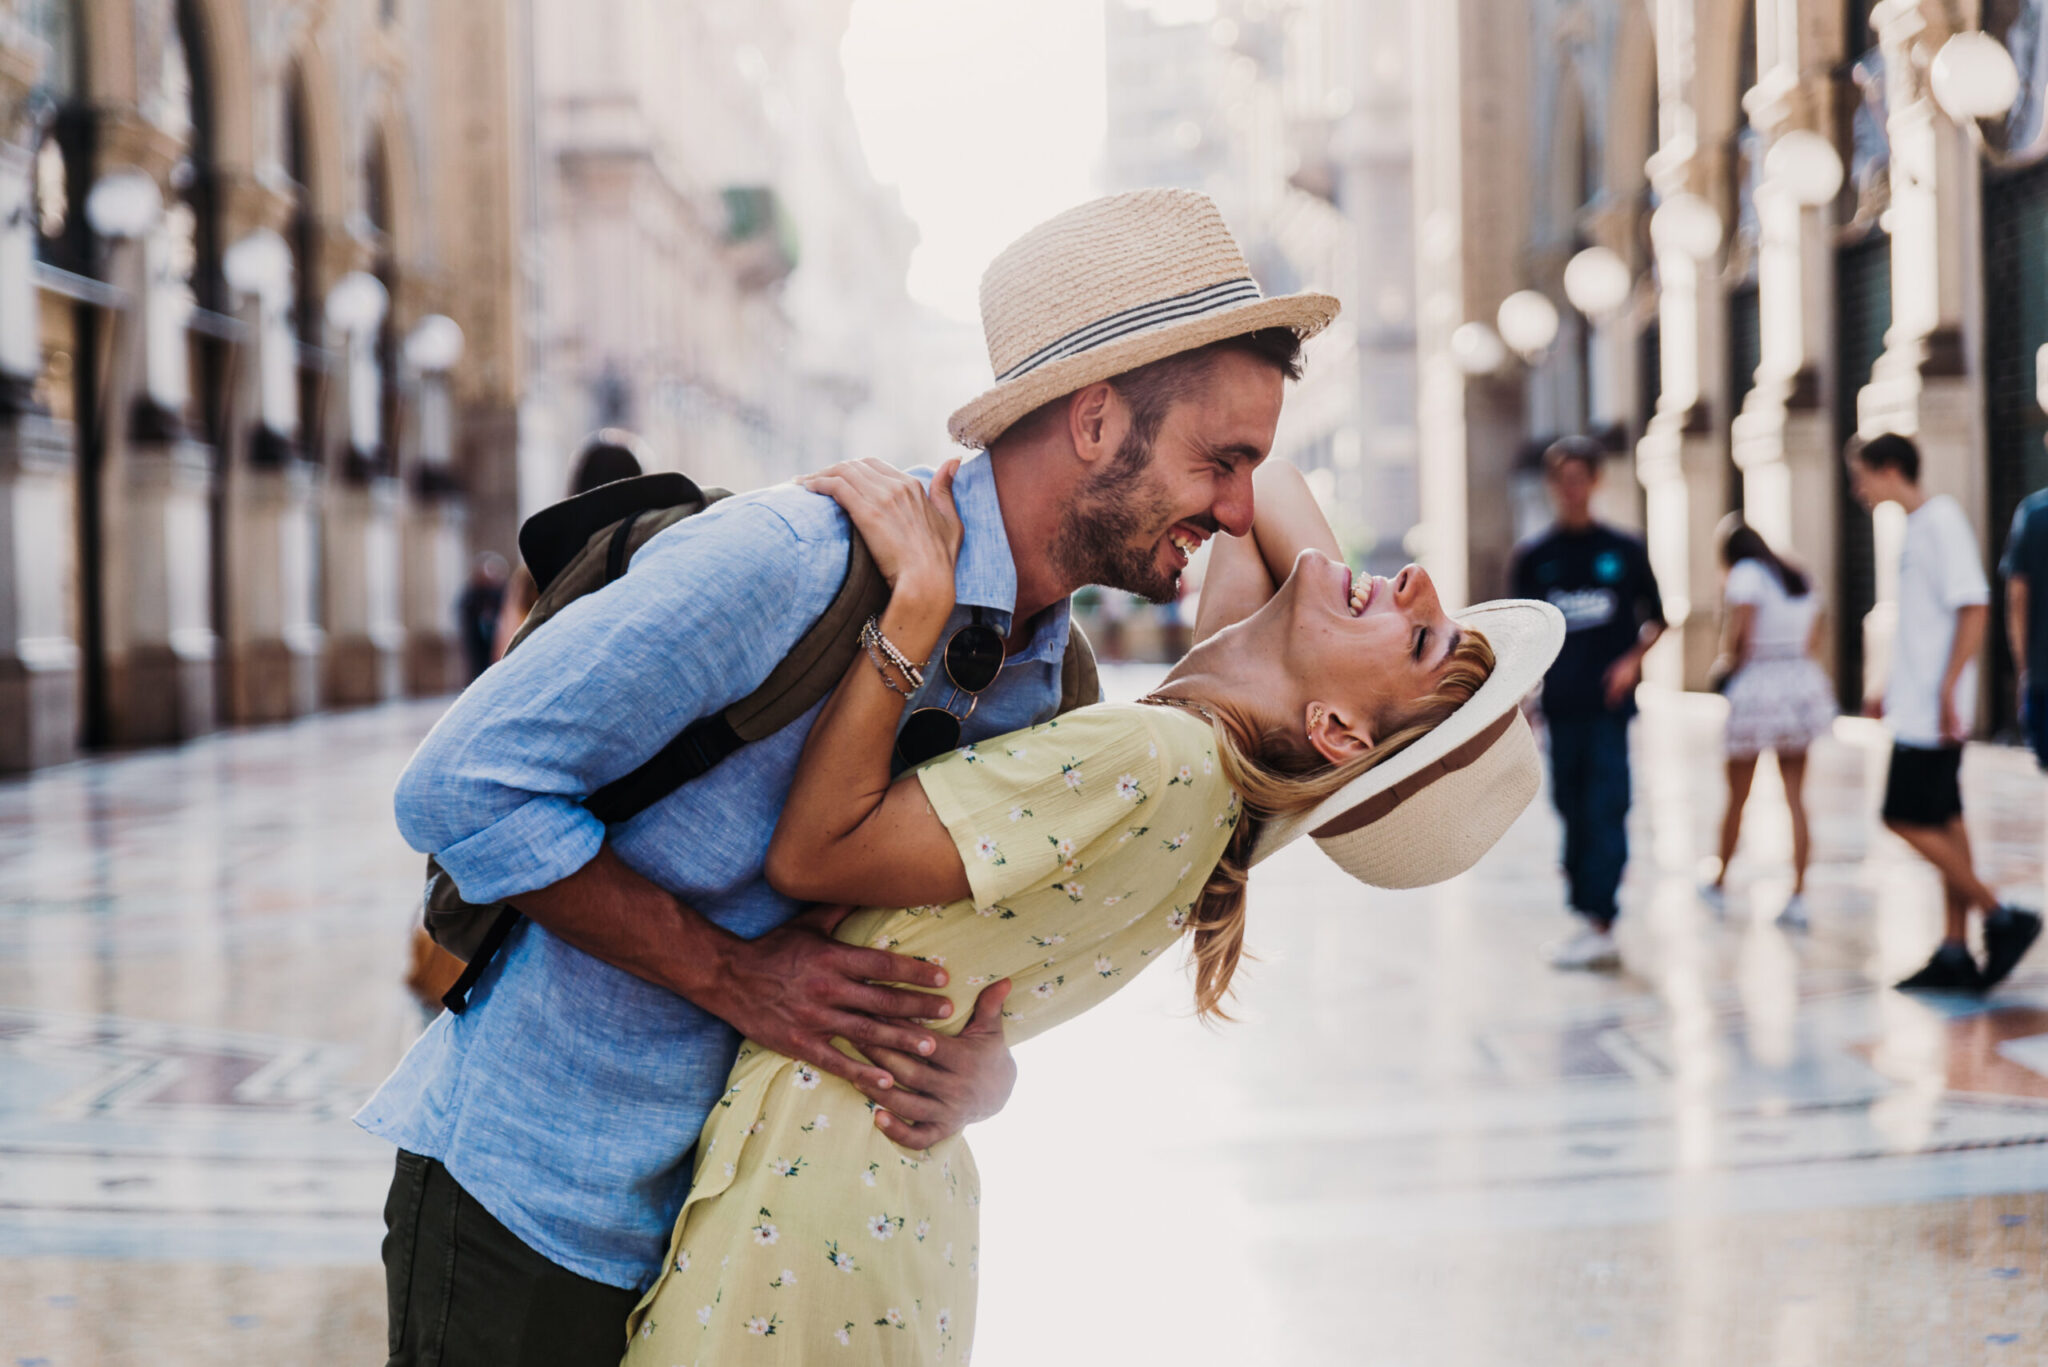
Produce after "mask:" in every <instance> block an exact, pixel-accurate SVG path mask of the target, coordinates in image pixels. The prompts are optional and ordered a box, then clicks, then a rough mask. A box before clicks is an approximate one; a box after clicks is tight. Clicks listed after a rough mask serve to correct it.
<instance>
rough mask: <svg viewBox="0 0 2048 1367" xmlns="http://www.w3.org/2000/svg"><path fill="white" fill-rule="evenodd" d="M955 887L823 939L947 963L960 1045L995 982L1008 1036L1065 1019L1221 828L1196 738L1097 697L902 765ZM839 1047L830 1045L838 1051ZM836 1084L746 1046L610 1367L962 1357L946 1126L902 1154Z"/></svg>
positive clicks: (969, 1214)
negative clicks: (1003, 999)
mask: <svg viewBox="0 0 2048 1367" xmlns="http://www.w3.org/2000/svg"><path fill="white" fill-rule="evenodd" d="M918 778H919V780H920V781H921V782H922V783H923V785H924V790H925V795H926V796H927V797H928V798H929V799H930V801H931V804H932V808H933V810H935V811H936V812H937V813H938V815H939V818H940V820H942V821H943V822H944V823H945V825H946V829H947V830H948V831H949V832H950V833H951V834H952V836H953V840H954V842H955V844H956V845H957V846H958V847H959V850H960V856H961V859H962V860H963V861H964V862H965V864H966V866H967V880H968V884H969V886H970V887H971V888H972V890H973V896H972V897H971V898H969V899H965V900H962V901H958V902H953V903H949V904H947V905H945V906H924V907H909V908H902V909H870V910H864V911H861V912H858V913H856V914H855V915H853V916H850V917H848V918H847V919H846V920H845V921H844V922H843V923H842V924H841V926H840V929H839V931H838V934H839V938H841V939H842V940H847V941H849V942H852V943H855V944H868V945H873V946H876V947H878V948H882V949H890V950H894V951H897V952H898V953H903V954H912V955H916V956H917V957H919V958H921V959H926V960H929V961H931V962H933V963H942V964H944V965H945V966H946V969H947V974H948V978H949V986H948V987H947V989H946V995H947V996H948V997H950V998H951V1000H952V1002H953V1015H952V1017H951V1018H950V1019H948V1020H945V1021H939V1022H935V1023H934V1025H933V1028H934V1029H937V1030H942V1031H946V1032H947V1033H949V1034H950V1033H954V1032H957V1031H958V1030H959V1029H960V1027H961V1026H962V1025H963V1024H965V1022H966V1020H967V1018H968V1016H969V1014H970V1012H971V1011H972V1009H973V1005H974V999H975V997H976V996H977V995H979V993H980V992H981V989H982V988H983V987H984V986H985V985H986V984H988V983H991V982H994V981H996V980H998V979H1001V978H1005V977H1007V978H1011V979H1013V980H1014V987H1013V989H1012V991H1011V995H1010V999H1009V1002H1008V1003H1007V1005H1006V1006H1005V1008H1004V1011H1003V1015H1004V1017H1005V1020H1004V1029H1005V1033H1006V1036H1007V1038H1008V1039H1009V1041H1010V1042H1011V1043H1013V1044H1014V1043H1016V1042H1018V1041H1020V1040H1025V1039H1029V1038H1030V1037H1031V1036H1033V1035H1036V1034H1038V1033H1039V1032H1040V1031H1042V1030H1046V1029H1048V1028H1050V1027H1051V1026H1054V1025H1057V1024H1059V1023H1060V1022H1062V1021H1064V1020H1067V1019H1068V1018H1070V1017H1072V1016H1076V1015H1079V1014H1080V1013H1081V1012H1083V1011H1085V1010H1087V1009H1088V1008H1089V1007H1091V1006H1094V1005H1095V1004H1096V1003H1097V1002H1100V1001H1102V1000H1104V999H1105V998H1107V997H1108V996H1109V995H1110V994H1111V993H1113V992H1115V991H1116V990H1117V989H1118V988H1120V987H1122V986H1123V985H1124V984H1125V983H1127V982H1129V981H1130V980H1131V979H1132V978H1134V977H1136V976H1137V975H1138V973H1139V972H1141V971H1142V970H1143V969H1144V968H1145V967H1146V966H1147V965H1148V964H1151V963H1152V962H1154V961H1156V960H1157V959H1159V958H1160V957H1162V951H1164V950H1165V949H1166V948H1167V947H1168V946H1170V945H1171V944H1172V943H1173V941H1174V940H1175V939H1177V938H1178V937H1179V935H1180V934H1181V932H1182V930H1183V928H1185V926H1186V925H1187V922H1188V918H1189V914H1190V912H1191V910H1192V908H1193V906H1194V903H1195V901H1196V899H1197V898H1198V897H1199V896H1200V894H1201V890H1202V885H1203V883H1204V882H1205V881H1207V879H1208V876H1209V873H1210V871H1211V870H1212V869H1214V867H1215V865H1216V862H1217V860H1218V859H1219V858H1221V856H1222V853H1223V849H1224V846H1225V844H1226V842H1227V841H1228V840H1229V838H1230V832H1231V829H1232V828H1233V827H1234V826H1235V825H1236V824H1237V821H1238V814H1239V806H1238V799H1237V797H1236V795H1235V794H1234V793H1232V792H1231V790H1230V787H1229V785H1228V784H1227V783H1225V781H1224V779H1223V775H1222V772H1221V768H1220V766H1219V765H1218V764H1217V761H1216V749H1215V740H1214V737H1213V735H1212V734H1211V732H1210V730H1209V727H1208V724H1207V723H1205V722H1203V721H1202V720H1201V719H1200V718H1198V717H1194V716H1191V715H1189V714H1187V713H1185V712H1181V711H1176V710H1173V709H1169V708H1164V707H1153V706H1146V705H1141V704H1135V703H1104V704H1098V705H1097V706H1094V707H1087V708H1083V709H1081V710H1079V711H1076V712H1070V713H1068V714H1067V715H1066V716H1064V717H1061V718H1059V719H1058V720H1056V721H1050V722H1046V723H1043V724H1042V725H1039V726H1034V727H1032V728H1031V729H1029V730H1027V731H1018V732H1013V733H1012V734H1010V735H1008V736H1002V737H998V738H997V739H995V740H991V741H984V742H982V743H980V744H979V745H974V746H969V747H967V748H966V749H963V750H958V751H955V752H953V753H952V754H949V755H945V756H942V757H941V758H939V759H936V760H933V761H932V762H931V763H930V764H928V765H926V766H924V767H923V768H922V769H920V770H919V771H918ZM842 1044H843V1042H842ZM873 1109H874V1108H873V1106H872V1104H871V1103H869V1102H868V1100H867V1099H866V1098H865V1097H864V1096H862V1095H861V1094H860V1093H859V1092H857V1091H855V1090H854V1088H853V1087H852V1086H851V1085H849V1084H847V1083H845V1082H842V1081H841V1080H839V1079H838V1078H835V1077H832V1076H831V1075H829V1074H823V1073H820V1072H818V1071H817V1070H816V1069H813V1068H811V1067H808V1066H807V1065H804V1064H800V1063H797V1062H795V1061H794V1060H792V1059H790V1058H788V1057H786V1056H784V1055H781V1054H777V1053H773V1052H770V1051H768V1050H765V1049H762V1048H760V1047H759V1046H758V1045H755V1044H753V1043H751V1042H749V1043H746V1044H744V1045H742V1046H741V1048H740V1052H739V1057H738V1060H737V1062H735V1063H734V1065H733V1070H732V1075H731V1077H730V1078H729V1079H728V1084H727V1090H726V1093H725V1096H724V1098H723V1099H722V1100H720V1101H719V1103H718V1105H717V1106H716V1107H714V1108H713V1110H712V1112H711V1118H710V1120H709V1121H707V1122H706V1124H705V1126H704V1130H703V1134H702V1136H701V1138H700V1139H699V1140H698V1145H697V1166H696V1173H695V1176H694V1183H693V1185H692V1186H691V1188H690V1194H689V1197H688V1199H687V1200H686V1201H685V1203H684V1205H683V1213H682V1215H681V1217H680V1218H679V1219H678V1220H677V1221H676V1230H675V1236H674V1238H673V1239H672V1240H671V1241H670V1245H669V1250H668V1260H667V1264H666V1266H665V1268H664V1270H663V1273H662V1276H661V1279H660V1280H659V1281H657V1282H656V1283H655V1284H654V1287H653V1288H652V1289H651V1290H650V1291H649V1292H648V1293H647V1296H646V1297H645V1299H643V1300H642V1301H641V1302H640V1305H639V1308H638V1309H636V1310H635V1311H634V1313H633V1316H632V1319H631V1321H630V1322H629V1325H628V1335H629V1337H628V1340H627V1342H628V1348H627V1352H626V1359H625V1360H626V1363H627V1364H629V1365H630V1367H678V1365H679V1364H702V1365H703V1367H711V1365H712V1364H719V1365H720V1367H725V1365H726V1364H732V1363H745V1364H774V1363H788V1364H796V1363H806V1364H808V1363H816V1362H826V1361H837V1360H841V1358H840V1355H842V1354H843V1355H844V1356H843V1360H844V1361H846V1362H847V1363H849V1364H851V1363H863V1364H866V1363H918V1364H928V1363H959V1364H962V1365H963V1367H964V1364H966V1363H967V1361H968V1350H969V1347H970V1345H971V1343H972V1341H973V1337H974V1295H975V1278H976V1274H977V1272H978V1260H979V1255H980V1249H979V1244H978V1240H979V1237H980V1227H979V1218H978V1216H979V1212H978V1210H977V1209H976V1208H977V1207H978V1206H979V1205H980V1202H981V1188H980V1182H979V1179H978V1177H977V1175H976V1173H975V1168H974V1159H973V1157H972V1155H971V1154H969V1153H968V1150H967V1145H966V1143H965V1141H964V1140H963V1139H962V1138H960V1137H959V1136H957V1135H956V1136H954V1137H953V1138H951V1139H947V1140H944V1141H942V1142H941V1143H938V1144H935V1145H933V1146H932V1147H931V1148H930V1149H927V1150H924V1151H923V1152H912V1151H910V1150H906V1149H902V1148H899V1147H897V1146H896V1145H895V1144H894V1143H893V1142H891V1141H890V1140H889V1139H888V1138H887V1137H886V1136H884V1135H883V1134H882V1133H881V1132H880V1131H879V1130H877V1129H876V1128H875V1127H874V1123H873V1117H872V1114H871V1112H872V1111H873Z"/></svg>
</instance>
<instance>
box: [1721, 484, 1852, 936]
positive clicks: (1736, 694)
mask: <svg viewBox="0 0 2048 1367" xmlns="http://www.w3.org/2000/svg"><path fill="white" fill-rule="evenodd" d="M1715 540H1716V541H1717V542H1718V543H1719V545H1720V553H1721V565H1722V568H1723V569H1725V570H1726V571H1727V576H1728V577H1727V580H1726V582H1725V584H1724V585H1723V587H1722V593H1721V596H1722V613H1721V657H1720V660H1719V661H1717V663H1716V665H1715V676H1716V678H1717V679H1719V680H1721V681H1722V684H1721V691H1722V692H1723V693H1724V694H1726V695H1727V698H1728V725H1727V730H1726V732H1725V736H1724V740H1723V751H1724V753H1725V754H1726V755H1727V759H1728V810H1727V811H1726V812H1725V813H1724V814H1723V815H1722V818H1721V866H1720V868H1719V869H1718V870H1716V872H1715V876H1714V881H1713V882H1712V883H1709V884H1708V885H1707V886H1706V887H1705V888H1703V889H1701V895H1702V896H1703V897H1704V898H1705V899H1706V901H1707V903H1708V905H1710V906H1712V907H1713V909H1714V910H1715V911H1716V912H1720V911H1722V910H1723V909H1724V908H1725V903H1726V892H1727V886H1728V865H1729V864H1730V862H1732V861H1733V860H1734V858H1735V845H1736V842H1737V840H1739V839H1740V838H1741V835H1742V809H1743V804H1745V803H1746V802H1748V801H1749V790H1750V785H1751V783H1753V782H1754V781H1755V779H1756V762H1757V758H1758V757H1759V756H1760V755H1762V754H1763V753H1764V752H1765V751H1766V750H1768V751H1770V752H1772V753H1773V754H1775V755H1776V756H1777V757H1778V777H1779V778H1780V779H1781V780H1782V781H1783V783H1784V786H1785V805H1786V806H1787V807H1788V808H1790V809H1791V815H1792V896H1791V898H1790V900H1788V901H1787V902H1786V903H1785V906H1784V909H1783V910H1782V911H1780V912H1779V913H1778V923H1779V924H1780V925H1783V926H1786V927H1789V928H1792V929H1801V930H1803V929H1804V928H1805V927H1806V863H1807V857H1808V854H1809V852H1810V851H1811V849H1812V839H1811V836H1810V835H1809V833H1808V829H1807V824H1806V802H1805V798H1804V788H1805V783H1806V750H1807V747H1808V746H1810V745H1812V744H1813V742H1814V741H1815V740H1816V739H1818V738H1819V737H1820V736H1822V735H1823V734H1825V733H1826V731H1827V729H1828V727H1829V726H1830V725H1832V724H1833V722H1834V719H1835V700H1834V695H1833V693H1832V692H1831V691H1830V689H1829V686H1828V676H1827V675H1826V673H1824V672H1823V671H1822V669H1821V667H1820V666H1819V665H1818V664H1816V663H1815V662H1814V659H1813V648H1814V644H1815V642H1816V641H1817V640H1818V639H1819V636H1820V595H1819V594H1817V593H1815V592H1814V591H1813V580H1812V578H1811V577H1810V576H1809V575H1808V574H1807V573H1806V571H1805V570H1803V569H1800V568H1799V567H1798V566H1797V565H1794V564H1792V563H1791V562H1790V561H1788V560H1786V559H1785V558H1784V557H1783V556H1781V555H1779V554H1778V553H1777V552H1776V551H1773V550H1772V549H1771V547H1770V544H1769V543H1768V542H1766V541H1765V540H1764V538H1763V536H1762V534H1761V533H1759V532H1758V531H1757V530H1756V528H1754V527H1752V526H1750V525H1749V524H1748V523H1746V522H1744V521H1743V520H1742V515H1741V514H1740V513H1730V514H1728V516H1727V517H1725V518H1723V519H1722V520H1721V525H1720V527H1719V529H1718V530H1717V531H1716V533H1715Z"/></svg>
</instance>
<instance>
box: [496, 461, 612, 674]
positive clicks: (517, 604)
mask: <svg viewBox="0 0 2048 1367" xmlns="http://www.w3.org/2000/svg"><path fill="white" fill-rule="evenodd" d="M646 468H647V459H646V448H645V447H644V446H643V445H642V444H641V441H640V438H639V436H638V435H636V434H635V433H632V432H628V431H627V430H626V429H625V428H623V427H600V428H598V429H597V431H595V432H593V433H591V434H590V435H589V436H588V437H586V438H584V440H583V447H582V449H581V450H579V451H578V452H577V453H576V461H575V463H574V464H573V465H572V466H571V467H570V470H569V494H568V496H569V497H571V498H574V497H575V496H576V495H577V494H587V493H589V492H590V491H591V490H592V489H595V488H598V487H599V486H600V485H605V484H611V483H613V482H615V481H617V480H622V479H631V478H633V477H634V476H635V475H638V474H641V473H642V472H644V471H645V470H646ZM539 600H540V588H539V586H538V585H536V584H535V583H534V582H533V575H532V574H530V573H529V572H528V571H527V568H526V566H524V565H521V566H519V567H518V568H517V569H515V570H513V571H512V581H511V583H509V584H507V585H506V587H505V602H504V604H503V606H501V607H500V608H499V609H498V626H497V631H496V633H495V635H494V636H493V639H492V641H491V660H492V662H493V663H495V662H497V661H498V660H501V659H503V658H504V657H505V651H506V649H507V648H508V647H510V646H511V644H512V638H513V637H514V636H517V635H518V634H519V628H520V627H522V626H524V625H525V623H526V614H527V613H529V612H532V611H533V605H534V604H535V603H536V602H538V601H539Z"/></svg>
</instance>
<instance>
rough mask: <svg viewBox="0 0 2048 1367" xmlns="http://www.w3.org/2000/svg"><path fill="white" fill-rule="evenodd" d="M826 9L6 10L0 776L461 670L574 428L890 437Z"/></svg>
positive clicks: (882, 279)
mask: <svg viewBox="0 0 2048 1367" xmlns="http://www.w3.org/2000/svg"><path fill="white" fill-rule="evenodd" d="M847 10H848V0H774V3H767V4H762V5H753V6H743V7H731V6H707V5H669V4H661V3H655V0H605V3H602V4H599V5H598V6H597V7H596V8H594V9H593V8H592V7H591V6H589V5H572V4H570V3H568V2H567V0H521V3H518V4H504V3H496V2H494V0H434V3H431V4H429V3H427V0H337V2H330V3H312V0H0V771H10V770H20V769H26V768H32V767H36V766H39V765H44V764H49V763H53V762H57V761H61V760H63V759H65V758H68V757H69V756H71V755H73V754H75V753H77V752H78V750H79V749H80V748H81V747H85V748H94V747H101V746H123V745H138V744H150V743H158V742H166V741H175V740H180V739H184V738H186V737H190V736H193V735H197V734H200V733H203V732H205V731H207V730H210V729H212V728H213V727H215V726H218V725H221V724H225V723H229V722H261V721H273V720H281V719H285V718H289V717H293V716H297V715H301V714H303V713H305V712H308V711H311V710H314V709H317V708H321V707H327V706H344V705H352V704H359V703H368V702H375V701H378V700H381V699H385V698H389V697H392V696H395V695H397V694H399V693H401V692H407V691H410V692H421V693H438V692H443V691H447V690H449V689H452V688H456V687H459V686H460V685H461V684H462V683H463V682H464V681H465V680H466V679H467V671H466V667H465V665H464V663H463V658H462V652H461V649H460V644H459V641H458V640H457V631H456V625H455V603H456V600H457V597H458V596H459V595H460V593H461V591H462V588H463V584H464V581H465V578H466V576H467V574H468V573H469V567H470V564H471V561H472V557H473V556H475V555H476V554H477V553H479V552H481V551H485V550H495V551H497V552H499V553H501V554H503V555H505V556H506V557H507V558H512V557H514V555H515V553H516V544H515V538H516V532H517V528H518V525H519V521H520V519H521V517H522V516H523V515H525V514H527V513H530V512H531V511H533V510H534V509H535V508H536V507H539V506H541V505H544V504H546V503H548V502H552V501H553V500H554V499H556V498H558V497H560V496H561V493H562V491H563V487H564V485H565V483H566V478H567V467H568V463H569V460H570V459H571V457H572V455H573V451H574V449H575V447H576V445H577V442H578V440H579V439H580V438H581V436H582V435H583V434H584V433H585V432H587V431H589V430H590V429H592V428H594V427H596V426H599V425H601V424H603V423H606V422H613V423H622V424H625V425H629V426H635V427H638V428H641V429H642V430H643V431H645V433H646V434H647V436H648V438H649V442H650V449H651V451H652V453H653V455H654V458H655V463H656V464H657V465H659V466H666V467H672V468H680V469H684V470H687V471H689V472H690V473H692V474H694V475H697V476H699V477H701V478H703V479H704V480H705V481H706V482H709V483H721V484H725V485H728V486H730V487H737V488H745V487H750V486H753V485H756V484H760V483H763V482H770V481H773V480H776V479H781V478H784V477H787V476H788V475H790V474H792V473H795V472H797V471H798V470H801V469H804V468H809V467H812V466H815V465H818V464H822V463H825V462H828V461H832V460H836V459H840V458H842V457H845V456H852V455H879V456H883V457H885V458H888V459H892V460H902V459H903V457H904V455H905V454H906V453H910V452H926V451H931V450H934V449H936V448H938V446H939V445H940V444H941V443H942V441H943V433H941V432H936V431H934V432H931V433H916V432H912V431H910V430H908V428H907V427H906V424H907V423H909V422H911V421H913V419H911V418H910V417H909V416H908V415H910V414H912V413H915V412H917V411H920V410H919V409H918V407H917V405H916V404H913V403H909V402H906V399H905V391H906V389H907V387H908V386H909V385H911V384H912V383H914V382H915V377H916V374H917V369H916V367H917V361H918V355H917V353H918V351H919V349H920V347H921V346H922V345H923V343H922V341H921V333H919V332H918V329H917V318H916V315H915V314H914V313H913V310H912V306H911V304H910V302H909V299H908V296H907V293H906V291H905V288H904V277H905V273H906V270H907V265H908V259H909V254H910V251H911V249H912V247H913V246H914V243H915V234H914V230H913V229H912V227H911V225H910V223H909V221H908V219H907V218H906V216H905V215H904V214H903V212H902V210H901V208H900V206H899V204H898V203H897V200H896V197H895V195H894V193H893V192H892V191H886V190H884V189H882V188H881V187H879V186H878V185H877V184H876V183H875V181H874V179H873V177H872V175H871V174H870V173H869V171H868V168H867V165H866V162H865V160H864V158H863V155H862V152H861V149H860V147H859V144H858V140H857V137H856V134H855V132H854V128H853V124H852V119H851V116H850V112H849V110H848V107H847V104H846V100H845V96H844V85H843V78H842V75H841V71H840V64H839V56H838V44H839V39H840V36H841V34H842V33H843V31H844V29H845V26H846V21H847Z"/></svg>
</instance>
